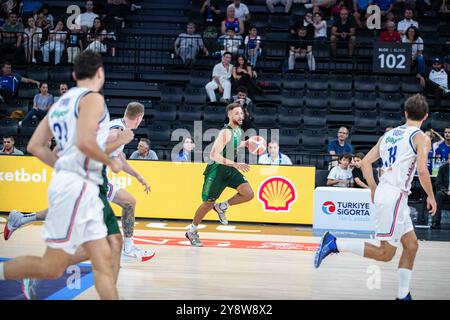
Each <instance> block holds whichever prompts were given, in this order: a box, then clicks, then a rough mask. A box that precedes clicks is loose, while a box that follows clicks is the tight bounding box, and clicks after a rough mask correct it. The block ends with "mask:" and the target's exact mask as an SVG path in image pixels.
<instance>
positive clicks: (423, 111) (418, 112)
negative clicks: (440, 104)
mask: <svg viewBox="0 0 450 320" xmlns="http://www.w3.org/2000/svg"><path fill="white" fill-rule="evenodd" d="M405 111H406V113H407V118H408V119H409V120H413V121H421V120H423V118H424V117H425V116H426V115H427V113H428V103H427V99H426V98H425V97H424V96H423V95H421V94H419V93H417V94H415V95H413V96H411V97H409V98H408V99H407V100H406V102H405Z"/></svg>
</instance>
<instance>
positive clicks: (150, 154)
mask: <svg viewBox="0 0 450 320" xmlns="http://www.w3.org/2000/svg"><path fill="white" fill-rule="evenodd" d="M150 147H151V144H150V140H149V139H147V138H141V140H140V141H139V143H138V147H137V150H136V151H134V152H133V153H132V154H131V156H130V160H158V156H157V155H156V152H155V151H153V150H151V149H150Z"/></svg>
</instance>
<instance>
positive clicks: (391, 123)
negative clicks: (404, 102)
mask: <svg viewBox="0 0 450 320" xmlns="http://www.w3.org/2000/svg"><path fill="white" fill-rule="evenodd" d="M404 121H405V118H404V116H403V113H402V112H386V111H381V112H380V128H381V129H382V130H384V129H385V128H387V127H397V126H399V125H401V124H402V123H404Z"/></svg>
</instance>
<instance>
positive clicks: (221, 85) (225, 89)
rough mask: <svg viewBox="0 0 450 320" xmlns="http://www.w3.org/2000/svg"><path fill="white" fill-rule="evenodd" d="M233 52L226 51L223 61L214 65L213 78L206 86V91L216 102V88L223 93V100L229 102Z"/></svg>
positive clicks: (212, 100)
mask: <svg viewBox="0 0 450 320" xmlns="http://www.w3.org/2000/svg"><path fill="white" fill-rule="evenodd" d="M231 56H232V55H231V52H225V53H224V54H223V56H222V62H221V63H218V64H216V65H215V66H214V69H213V72H212V80H211V81H210V82H208V83H207V84H206V86H205V89H206V93H207V94H208V97H209V99H210V100H211V102H216V101H217V100H216V94H215V92H214V91H215V90H216V89H218V90H219V93H223V96H222V98H221V99H220V101H221V102H229V100H230V97H231V82H230V78H231V75H232V71H233V65H232V64H231V63H230V62H231Z"/></svg>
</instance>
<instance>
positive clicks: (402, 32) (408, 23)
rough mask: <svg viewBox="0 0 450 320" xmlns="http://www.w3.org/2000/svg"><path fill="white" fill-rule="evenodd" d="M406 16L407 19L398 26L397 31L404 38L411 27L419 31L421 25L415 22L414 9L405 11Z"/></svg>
mask: <svg viewBox="0 0 450 320" xmlns="http://www.w3.org/2000/svg"><path fill="white" fill-rule="evenodd" d="M404 16H405V19H403V20H402V21H400V22H399V23H398V24H397V31H398V32H399V33H400V35H401V36H402V37H403V36H406V35H407V33H406V31H407V30H408V28H409V27H416V29H419V23H418V22H417V21H415V20H413V17H414V12H413V10H412V9H410V8H408V9H405V13H404Z"/></svg>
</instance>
